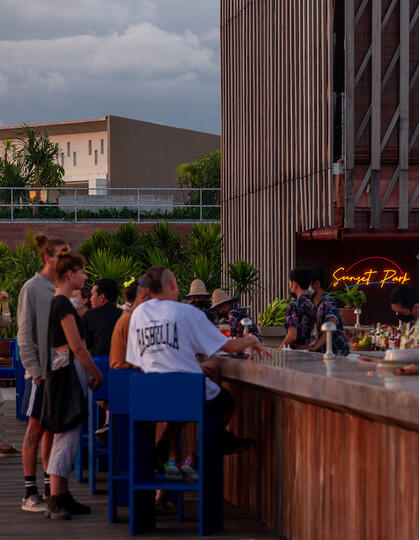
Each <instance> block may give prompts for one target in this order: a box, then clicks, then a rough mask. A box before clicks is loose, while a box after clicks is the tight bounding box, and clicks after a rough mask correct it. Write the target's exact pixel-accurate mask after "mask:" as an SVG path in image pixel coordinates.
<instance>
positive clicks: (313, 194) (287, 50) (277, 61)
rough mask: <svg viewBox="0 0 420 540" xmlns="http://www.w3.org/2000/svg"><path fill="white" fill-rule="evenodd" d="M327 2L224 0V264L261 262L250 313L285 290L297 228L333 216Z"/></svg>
mask: <svg viewBox="0 0 420 540" xmlns="http://www.w3.org/2000/svg"><path fill="white" fill-rule="evenodd" d="M330 9H331V0H322V2H320V3H314V2H310V1H309V0H293V1H291V2H277V1H275V0H267V1H262V0H252V1H249V0H222V7H221V34H222V35H221V47H222V50H221V59H222V93H223V96H222V149H223V156H222V182H221V184H222V195H221V197H222V201H223V203H222V220H223V223H222V230H223V235H224V238H225V244H226V251H225V254H224V259H223V261H224V262H223V264H224V268H225V269H226V266H227V263H228V262H234V261H236V260H237V259H238V258H245V259H247V260H249V261H250V262H253V263H254V264H255V265H256V266H257V267H258V268H259V269H260V272H261V277H262V283H261V284H262V293H261V295H259V296H258V297H257V298H256V299H255V300H254V301H253V302H254V303H253V313H252V314H253V315H254V316H256V315H257V313H258V312H259V311H261V310H262V309H265V307H266V305H267V303H268V302H271V301H272V300H273V299H274V298H275V297H277V296H279V295H280V296H282V295H285V294H287V282H288V274H289V271H290V269H291V267H293V266H294V265H295V258H296V254H295V249H296V235H297V232H298V231H300V230H302V229H303V230H307V229H310V228H314V227H315V226H318V225H319V226H323V225H330V224H331V220H330V215H331V213H330V212H329V209H330V206H331V204H330V199H329V197H330V195H329V189H330V183H329V179H328V175H329V172H328V171H329V169H330V166H331V161H330V157H329V153H328V152H329V150H330V141H331V132H330V130H331V124H330V122H329V108H330V103H331V102H330V98H329V94H330V88H331V72H330V69H331V67H330V57H329V51H330V37H329V35H330V33H331V28H330V24H329V22H328V21H329V19H328V10H330ZM326 156H327V157H326ZM242 300H243V302H244V303H249V301H250V299H248V298H246V299H242Z"/></svg>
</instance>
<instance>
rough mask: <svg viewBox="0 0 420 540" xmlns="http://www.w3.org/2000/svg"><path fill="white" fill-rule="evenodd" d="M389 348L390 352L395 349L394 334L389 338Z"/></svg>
mask: <svg viewBox="0 0 420 540" xmlns="http://www.w3.org/2000/svg"><path fill="white" fill-rule="evenodd" d="M388 348H389V350H390V351H392V350H394V349H395V339H394V336H393V335H392V334H391V336H390V338H389V342H388Z"/></svg>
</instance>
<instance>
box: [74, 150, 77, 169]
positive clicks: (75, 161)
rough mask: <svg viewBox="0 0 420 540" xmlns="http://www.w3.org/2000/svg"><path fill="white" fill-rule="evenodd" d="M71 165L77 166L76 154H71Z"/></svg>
mask: <svg viewBox="0 0 420 540" xmlns="http://www.w3.org/2000/svg"><path fill="white" fill-rule="evenodd" d="M73 165H74V166H76V165H77V159H76V152H73Z"/></svg>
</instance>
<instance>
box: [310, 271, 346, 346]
mask: <svg viewBox="0 0 420 540" xmlns="http://www.w3.org/2000/svg"><path fill="white" fill-rule="evenodd" d="M309 277H310V285H309V294H310V295H311V299H312V302H313V304H314V305H315V307H316V324H315V326H314V328H313V331H312V339H311V343H312V344H311V346H310V347H309V350H310V351H317V352H325V344H326V341H327V337H326V335H325V332H322V330H321V327H322V325H323V324H324V323H325V322H333V323H334V324H335V326H336V327H337V330H336V331H335V332H334V334H333V339H332V342H333V352H334V354H338V355H340V356H347V355H348V354H349V352H350V346H349V342H348V339H347V338H346V335H345V334H344V328H343V323H342V321H341V316H340V311H339V309H338V307H337V304H336V302H335V300H334V298H332V296H330V295H329V294H328V293H327V292H326V290H325V288H326V279H325V272H324V270H323V269H322V268H311V269H310V270H309ZM305 348H306V347H305Z"/></svg>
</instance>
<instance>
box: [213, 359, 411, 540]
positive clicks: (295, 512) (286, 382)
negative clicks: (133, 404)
mask: <svg viewBox="0 0 420 540" xmlns="http://www.w3.org/2000/svg"><path fill="white" fill-rule="evenodd" d="M216 359H217V362H218V363H219V365H220V368H221V373H222V378H223V385H224V386H226V387H227V388H228V389H229V391H230V392H231V394H232V396H233V398H234V401H235V404H236V413H235V415H234V417H233V419H232V422H231V426H230V429H232V430H233V431H235V433H237V434H239V435H241V436H244V437H252V438H254V439H255V442H256V444H255V448H253V449H251V450H249V451H246V452H244V453H242V454H239V455H233V456H229V457H227V458H226V459H225V497H226V499H228V500H229V501H230V502H232V503H233V504H235V505H237V506H239V507H241V508H242V509H243V510H245V511H246V512H247V513H249V514H250V515H252V516H253V517H255V518H257V519H259V520H260V521H262V522H264V523H266V524H268V525H269V526H271V527H273V528H275V529H276V531H277V533H278V535H279V536H281V537H284V538H287V539H305V540H306V539H318V538H319V539H334V540H335V539H338V538H339V539H347V538H348V539H352V540H353V539H359V538H360V539H363V538H366V539H373V538H381V539H388V538H389V539H394V538H395V539H397V538H398V539H405V538H407V539H411V538H417V537H418V477H419V474H418V413H419V409H418V407H419V403H418V384H419V378H418V376H412V375H410V376H397V375H394V374H393V371H388V370H380V369H377V368H376V365H375V364H374V363H372V362H358V361H354V360H349V359H338V360H335V361H332V362H328V363H326V362H324V361H323V359H322V355H321V354H318V353H310V352H307V351H284V350H282V351H280V350H275V352H274V356H273V359H272V360H268V361H263V362H259V361H255V362H254V361H249V360H247V359H246V358H237V357H230V356H221V355H220V356H217V357H216Z"/></svg>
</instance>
